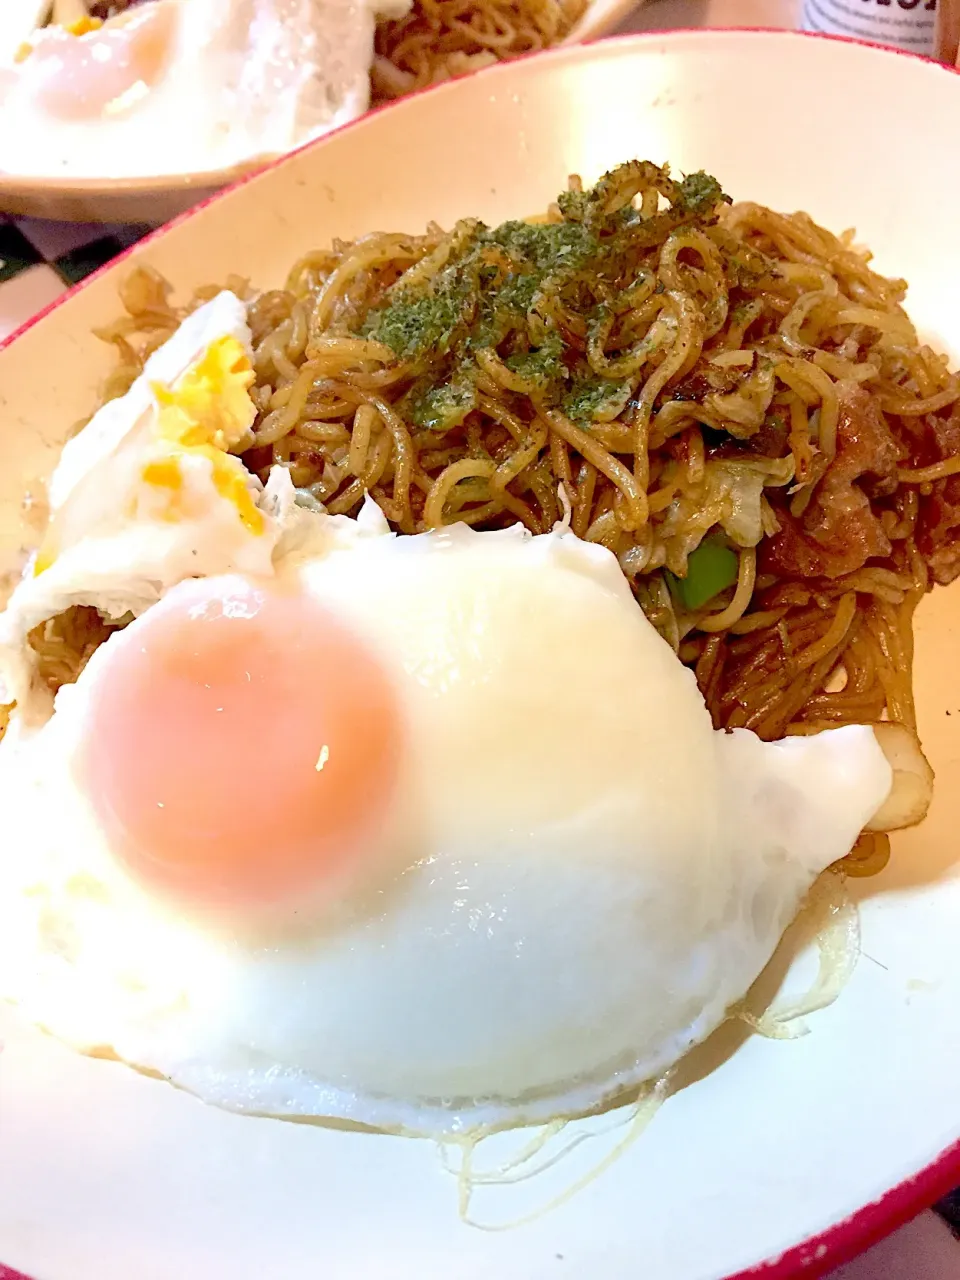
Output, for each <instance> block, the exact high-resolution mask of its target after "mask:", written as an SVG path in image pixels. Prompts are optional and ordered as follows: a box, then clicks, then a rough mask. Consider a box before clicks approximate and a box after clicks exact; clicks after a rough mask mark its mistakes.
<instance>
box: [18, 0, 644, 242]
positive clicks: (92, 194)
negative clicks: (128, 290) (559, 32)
mask: <svg viewBox="0 0 960 1280" xmlns="http://www.w3.org/2000/svg"><path fill="white" fill-rule="evenodd" d="M644 2H645V0H588V3H587V8H586V11H585V13H584V15H583V17H582V18H581V19H580V21H579V22H578V23H577V25H576V26H575V27H574V28H573V30H572V31H571V32H570V34H569V35H568V36H567V37H566V39H565V40H563V42H562V44H563V45H564V46H569V45H575V44H586V43H587V42H588V41H590V40H597V39H599V38H600V37H601V36H605V35H608V34H609V33H610V32H611V31H615V30H616V29H617V27H619V26H620V24H621V23H622V22H624V21H625V20H626V19H627V18H628V17H629V16H630V14H631V13H633V12H634V11H635V10H637V9H639V8H640V7H641V6H642V5H643V4H644ZM270 161H271V157H269V156H256V157H254V158H252V159H251V160H249V161H244V162H243V163H240V164H236V165H232V166H230V167H228V168H219V169H208V170H205V171H203V172H200V173H177V174H169V173H168V174H159V175H156V176H149V175H147V176H141V177H136V178H96V177H92V178H65V177H63V176H62V175H59V176H58V175H57V174H51V175H50V176H49V177H33V176H18V175H17V174H15V173H4V172H3V171H2V170H0V212H2V213H10V214H19V215H21V216H29V217H34V218H53V219H64V220H66V221H70V222H141V223H146V224H148V225H151V224H152V225H153V226H156V225H158V224H159V223H161V222H166V221H167V220H168V219H169V218H173V217H175V216H176V215H177V214H179V213H182V212H183V211H184V209H188V208H190V207H191V206H192V205H194V204H196V202H197V201H198V200H205V199H207V198H208V197H209V196H210V195H211V194H212V193H213V192H215V191H220V190H221V189H222V188H223V187H226V186H227V185H229V184H230V183H232V182H236V181H237V179H238V178H241V177H243V176H244V175H245V174H248V173H252V172H254V171H255V170H257V169H260V168H262V167H263V165H264V164H266V163H269V162H270Z"/></svg>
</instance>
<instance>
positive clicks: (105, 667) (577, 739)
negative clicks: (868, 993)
mask: <svg viewBox="0 0 960 1280" xmlns="http://www.w3.org/2000/svg"><path fill="white" fill-rule="evenodd" d="M301 516H302V517H304V518H305V523H303V524H302V525H301V528H300V531H299V533H298V535H297V536H296V537H293V536H291V539H290V546H289V548H288V551H289V554H288V555H287V557H286V558H285V559H281V560H279V562H278V567H279V572H280V573H281V574H282V575H283V576H284V577H285V579H286V580H287V582H288V583H289V584H290V585H291V587H293V588H294V589H297V590H299V591H301V592H303V593H304V594H309V595H310V596H313V597H314V598H316V599H318V600H321V601H323V602H324V603H325V604H326V605H327V606H328V607H330V608H332V609H334V610H335V611H336V612H337V614H338V616H339V617H340V618H341V620H342V621H343V622H344V623H345V624H346V625H349V626H351V627H353V628H354V629H355V630H356V633H357V634H358V636H360V637H362V638H363V639H364V640H365V641H366V642H367V644H368V645H369V646H370V648H371V649H372V650H373V652H374V653H376V654H377V655H379V657H380V659H381V661H382V663H383V664H384V667H385V669H386V670H387V671H388V672H389V674H390V677H391V679H392V681H393V684H394V688H395V690H396V692H397V694H398V697H399V699H400V704H401V706H402V708H403V713H404V717H405V724H406V730H407V735H408V749H407V752H406V755H405V766H404V774H403V777H402V783H401V786H400V788H399V791H398V794H397V796H396V797H395V803H394V806H393V810H392V814H391V820H390V822H389V824H388V828H387V832H386V834H385V835H384V837H383V840H382V847H380V848H378V849H376V850H371V851H370V852H371V858H370V862H369V867H370V870H369V872H368V874H367V875H365V876H360V877H359V878H358V882H357V884H356V886H355V887H354V888H353V889H352V890H350V891H349V892H346V893H344V894H343V895H341V896H339V897H338V898H337V900H336V901H335V902H332V903H328V904H327V905H326V906H325V907H324V908H322V909H321V908H318V907H316V906H315V905H311V906H310V907H309V909H308V910H305V911H291V912H290V913H288V915H287V916H286V917H282V916H281V917H277V918H271V919H269V920H261V921H257V922H251V921H240V920H235V921H233V922H232V923H230V922H227V921H225V920H222V919H221V920H212V919H210V918H204V917H200V916H197V917H195V918H187V917H186V916H185V915H183V914H178V913H176V912H174V911H173V910H172V909H170V908H168V907H166V906H165V905H164V904H163V903H162V902H159V901H157V900H155V899H152V898H150V897H149V896H148V895H147V894H146V893H145V892H144V891H143V890H141V889H140V888H139V887H138V885H137V884H135V883H134V882H133V881H132V880H131V879H130V878H129V877H128V876H127V875H126V874H125V872H124V871H123V870H122V869H121V867H120V865H119V864H118V863H117V861H116V860H115V859H114V858H113V857H112V855H111V851H110V849H109V848H108V847H107V845H106V843H105V840H104V838H103V835H102V833H101V831H100V830H99V828H98V826H97V823H96V819H95V817H94V814H93V811H92V808H91V805H90V802H89V799H88V798H87V797H86V796H85V795H84V794H83V793H82V790H81V789H80V788H79V787H78V785H77V783H76V782H75V781H74V778H75V770H74V764H75V761H76V759H77V758H78V754H79V753H81V752H82V750H83V732H84V713H85V707H87V706H88V705H89V704H90V700H91V698H92V697H94V696H95V691H96V687H97V682H98V681H100V680H108V679H109V676H110V664H111V660H112V655H113V654H114V653H116V652H117V651H118V649H119V647H120V646H123V645H128V644H136V643H137V634H138V627H139V626H140V625H141V624H143V625H146V624H147V623H148V621H149V613H148V614H147V615H145V616H144V618H143V619H141V622H140V623H138V622H135V623H133V624H131V626H130V627H128V628H127V629H126V631H124V632H121V633H119V634H118V635H116V636H114V637H113V638H111V639H110V640H109V641H108V642H107V643H106V644H104V645H103V646H102V647H101V649H100V650H99V651H98V652H97V653H96V654H95V655H94V658H93V659H92V660H91V662H90V664H89V665H88V667H87V668H86V670H85V671H84V672H83V674H82V675H81V677H80V679H79V681H78V682H77V684H76V685H74V686H69V687H65V688H63V689H61V691H60V693H59V694H58V697H57V702H56V712H55V714H54V716H53V717H52V719H51V720H50V721H49V722H48V723H47V724H46V725H45V726H44V727H43V728H41V729H40V730H33V731H31V730H28V729H27V728H25V727H24V726H21V725H18V724H16V723H14V725H12V727H11V730H10V731H9V732H8V735H7V737H6V738H5V739H4V741H3V742H2V743H0V805H2V806H3V811H4V813H5V816H6V820H7V824H8V831H9V833H10V835H9V838H8V848H9V850H10V853H9V855H8V856H7V857H6V858H5V859H4V861H3V863H2V865H0V994H2V995H4V996H6V997H8V998H12V999H16V1000H18V1001H19V1002H20V1003H21V1004H22V1006H23V1008H24V1010H25V1011H26V1013H27V1014H28V1016H30V1017H31V1018H33V1019H34V1020H36V1021H37V1022H39V1023H40V1024H42V1025H44V1026H46V1027H48V1028H49V1029H50V1030H52V1031H53V1032H55V1033H56V1034H57V1035H59V1036H61V1037H62V1038H64V1039H65V1040H67V1041H68V1042H70V1043H72V1044H74V1045H75V1046H76V1047H78V1048H80V1049H83V1050H94V1049H102V1048H103V1047H105V1046H106V1047H108V1048H109V1049H110V1050H111V1051H112V1052H113V1053H115V1054H116V1055H117V1056H119V1057H120V1058H122V1059H124V1060H125V1061H127V1062H129V1063H132V1064H134V1065H137V1066H140V1067H143V1068H149V1069H151V1070H154V1071H158V1072H160V1073H161V1074H162V1075H164V1076H166V1077H168V1078H169V1079H170V1080H172V1081H173V1082H174V1083H176V1084H178V1085H180V1086H182V1087H184V1088H187V1089H189V1090H192V1091H193V1092H195V1093H197V1094H198V1095H199V1096H200V1097H202V1098H204V1099H205V1100H207V1101H208V1102H212V1103H215V1104H217V1105H220V1106H223V1107H227V1108H230V1109H234V1110H238V1111H248V1112H254V1113H260V1114H268V1115H275V1116H288V1117H289V1116H324V1117H337V1118H342V1119H349V1120H353V1121H358V1122H363V1123H366V1124H370V1125H374V1126H377V1127H381V1128H388V1129H397V1130H402V1131H405V1132H413V1133H420V1134H434V1135H436V1134H443V1133H451V1132H458V1131H464V1130H467V1129H471V1128H474V1127H476V1126H478V1125H514V1124H521V1123H526V1122H533V1121H539V1120H544V1119H548V1118H552V1117H556V1116H564V1115H569V1114H572V1113H576V1112H579V1111H583V1110H586V1109H588V1108H591V1107H593V1106H596V1105H598V1104H600V1103H602V1102H603V1101H604V1100H606V1099H608V1098H609V1097H610V1096H611V1095H613V1094H614V1093H616V1092H618V1091H619V1090H621V1089H623V1088H624V1087H626V1086H628V1085H633V1084H639V1083H640V1082H642V1081H644V1080H646V1079H648V1078H651V1077H653V1076H656V1075H658V1074H659V1073H661V1072H662V1071H663V1070H664V1069H666V1068H668V1067H669V1066H671V1065H672V1064H673V1063H674V1062H676V1061H677V1059H678V1058H679V1057H680V1056H681V1055H682V1054H683V1053H684V1052H685V1051H686V1050H687V1049H688V1048H689V1047H690V1046H691V1045H693V1044H695V1043H696V1042H698V1041H699V1040H701V1039H703V1038H704V1037H705V1036H706V1035H707V1034H708V1033H709V1032H710V1031H711V1030H712V1029H713V1028H714V1027H715V1026H716V1025H717V1024H718V1023H719V1022H720V1021H722V1019H723V1018H724V1017H725V1015H726V1011H727V1009H728V1008H729V1006H730V1005H731V1004H732V1003H733V1002H734V1001H736V1000H737V999H738V998H740V997H741V996H742V995H743V994H744V993H745V991H746V990H747V988H748V987H749V986H750V984H751V982H752V981H753V979H754V978H755V977H756V976H757V974H758V973H759V972H760V970H761V969H762V968H763V966H764V965H765V963H766V962H767V960H768V959H769V957H770V955H771V954H772V952H773V950H774V948H775V946H776V944H777V942H778V940H779V938H780V936H781V934H782V932H783V930H784V928H785V927H786V925H787V924H788V922H789V920H790V919H791V918H792V917H793V915H794V914H795V913H796V911H797V909H798V907H799V904H800V902H801V900H802V897H803V895H804V894H805V892H806V890H807V889H808V887H809V886H810V885H811V884H812V882H813V881H814V879H815V878H816V876H817V875H818V874H819V872H820V871H821V870H822V869H823V868H824V867H826V866H827V865H829V864H830V863H831V862H833V861H834V860H835V859H836V858H838V857H840V856H842V855H843V854H844V853H846V852H847V851H848V849H849V848H850V846H851V844H852V843H853V840H854V839H855V838H856V835H857V833H858V832H859V831H860V829H861V828H862V826H863V825H864V823H865V822H866V821H867V820H868V819H869V818H870V816H871V815H872V814H873V813H874V811H875V810H876V809H877V808H878V807H879V805H880V804H881V803H882V801H883V800H884V798H885V797H886V795H887V792H888V790H889V787H890V780H891V774H890V768H889V766H888V765H887V763H886V760H885V759H884V757H883V753H882V752H881V751H880V748H879V747H878V745H877V743H876V740H875V738H874V736H873V734H872V732H871V731H870V730H869V729H860V728H856V727H853V728H844V729H839V730H835V731H832V732H829V733H824V734H820V735H817V736H814V737H808V738H797V739H792V740H790V741H788V742H785V743H780V744H763V743H761V742H760V741H759V740H758V739H756V738H755V737H754V735H752V734H749V733H745V732H742V731H741V732H737V733H734V734H730V735H728V734H723V733H715V732H714V731H713V729H712V727H711V725H710V721H709V717H708V715H707V712H706V710H705V708H704V705H703V701H702V699H701V697H700V694H699V692H698V690H697V688H696V684H695V681H694V679H693V676H692V675H691V673H690V672H689V671H687V670H686V669H684V668H683V667H682V666H681V665H680V664H679V663H678V661H677V659H676V657H675V656H674V654H673V653H672V652H671V650H670V649H669V648H668V646H667V645H666V644H665V643H664V642H663V641H662V640H661V639H660V637H659V636H658V635H657V633H656V632H655V631H654V629H653V628H652V627H651V626H650V624H649V623H648V622H647V621H646V619H645V618H644V616H643V614H642V612H641V611H640V610H639V609H638V608H637V606H636V603H635V602H634V600H633V598H632V596H631V593H630V591H629V588H628V586H627V584H626V582H625V580H624V578H623V576H622V574H621V572H620V570H619V568H618V566H617V563H616V561H615V559H614V558H613V556H612V555H610V554H609V553H608V552H607V551H605V550H604V549H602V548H600V547H597V546H592V545H589V544H586V543H583V542H581V541H580V540H578V539H577V538H576V537H574V536H573V535H572V534H570V533H568V532H555V533H553V534H548V535H542V536H539V537H531V536H530V535H529V534H527V533H526V532H525V531H523V530H522V529H513V530H509V531H505V532H502V533H482V534H481V533H475V532H472V531H471V530H469V529H467V528H466V527H463V526H460V527H454V528H452V529H448V530H444V531H442V532H438V533H431V534H425V535H421V536H418V537H406V538H397V537H394V536H393V535H391V534H389V533H387V532H386V531H385V524H382V523H381V525H380V532H376V531H375V529H374V527H373V524H374V522H373V521H372V520H371V518H370V515H369V513H368V515H367V517H366V523H365V525H358V524H357V522H353V521H349V520H346V519H345V518H342V517H341V518H337V519H329V518H327V517H324V516H315V515H312V514H311V515H309V516H307V514H306V513H301ZM224 581H225V580H221V579H210V580H207V581H195V582H188V583H183V584H181V585H179V586H176V587H173V588H172V589H171V590H170V591H169V592H168V593H167V594H166V596H165V598H164V600H163V602H161V603H160V604H158V605H155V606H153V607H154V608H155V609H164V608H167V607H172V606H173V605H175V604H176V603H177V601H178V600H182V601H186V600H188V599H190V600H192V599H194V598H195V597H196V598H197V599H200V598H203V597H205V596H208V595H209V594H210V593H211V592H214V593H215V592H217V591H218V590H221V589H223V586H224ZM257 781H258V770H257V758H256V752H255V750H253V751H245V752H244V753H243V754H242V756H240V755H238V760H237V786H238V796H242V793H243V789H244V788H245V787H248V786H253V785H257Z"/></svg>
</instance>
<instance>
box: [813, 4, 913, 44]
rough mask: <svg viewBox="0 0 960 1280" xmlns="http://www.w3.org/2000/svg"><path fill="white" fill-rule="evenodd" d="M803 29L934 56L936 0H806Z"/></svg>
mask: <svg viewBox="0 0 960 1280" xmlns="http://www.w3.org/2000/svg"><path fill="white" fill-rule="evenodd" d="M800 30H801V31H821V32H827V33H828V34H830V35H836V36H850V37H853V38H856V39H858V40H867V41H869V42H870V43H871V44H885V45H891V46H892V47H893V48H895V49H906V50H908V51H909V52H910V53H921V54H925V55H926V56H927V57H932V56H933V55H934V54H935V53H936V50H937V0H803V7H802V9H801V16H800Z"/></svg>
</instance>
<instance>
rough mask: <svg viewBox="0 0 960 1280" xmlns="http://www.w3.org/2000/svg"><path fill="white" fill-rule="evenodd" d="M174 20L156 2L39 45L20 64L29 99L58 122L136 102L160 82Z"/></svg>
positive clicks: (81, 26)
mask: <svg viewBox="0 0 960 1280" xmlns="http://www.w3.org/2000/svg"><path fill="white" fill-rule="evenodd" d="M175 22H176V15H175V13H174V10H173V8H172V6H170V5H169V4H165V3H163V0H160V2H159V3H156V4H151V5H148V6H146V8H145V9H143V10H142V11H140V12H137V11H136V10H135V11H134V12H133V13H132V14H131V15H130V17H129V18H126V17H125V18H121V19H119V20H116V21H114V22H108V23H106V24H105V25H102V26H101V25H97V24H94V23H83V22H81V24H79V25H75V26H74V27H72V28H67V31H66V32H65V33H64V34H63V36H58V37H57V38H55V39H50V40H44V41H41V42H39V43H38V44H37V45H36V46H35V47H34V48H33V49H30V50H28V52H27V56H26V57H25V58H24V59H23V66H24V70H25V71H27V72H28V73H29V77H30V81H31V97H32V98H33V99H34V101H35V102H36V103H37V105H38V106H39V107H40V109H41V110H43V111H45V112H46V113H47V114H48V115H50V116H54V117H56V118H58V119H61V120H89V119H95V118H98V117H101V116H108V115H110V114H111V113H115V112H119V111H122V110H124V109H125V108H127V107H129V106H132V105H133V104H134V102H136V101H139V99H140V98H141V97H143V96H144V95H145V94H146V93H148V92H149V91H150V89H151V88H152V86H153V85H154V84H155V83H156V82H157V80H158V79H159V78H160V75H161V73H162V71H163V69H164V66H165V65H166V63H167V60H168V58H169V56H170V53H171V49H172V47H173V36H174V25H175Z"/></svg>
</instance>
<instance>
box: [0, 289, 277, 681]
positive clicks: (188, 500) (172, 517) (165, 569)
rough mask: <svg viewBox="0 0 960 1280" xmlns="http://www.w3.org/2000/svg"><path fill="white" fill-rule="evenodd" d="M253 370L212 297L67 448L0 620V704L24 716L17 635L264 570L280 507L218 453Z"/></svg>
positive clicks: (243, 437) (237, 428) (238, 333)
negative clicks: (59, 619) (70, 616)
mask: <svg viewBox="0 0 960 1280" xmlns="http://www.w3.org/2000/svg"><path fill="white" fill-rule="evenodd" d="M250 361H251V348H250V330H249V328H248V327H247V321H246V311H245V309H244V306H243V303H242V302H240V300H239V299H238V298H236V297H235V296H234V295H233V294H232V293H228V292H223V293H220V294H219V295H217V297H215V298H214V299H213V300H212V301H210V302H208V303H206V304H205V305H204V306H202V307H200V308H199V309H198V310H196V311H195V312H194V313H193V314H192V315H190V316H188V317H187V319H186V320H185V321H184V322H183V324H182V325H181V326H180V327H179V329H178V330H177V331H176V333H175V334H174V335H173V336H172V337H171V338H170V339H169V340H168V341H167V342H166V343H165V344H164V345H163V346H162V347H161V348H159V349H158V350H157V351H156V352H154V353H153V355H152V356H150V358H149V359H148V361H147V363H146V366H145V368H144V371H143V373H142V375H141V376H140V377H139V378H137V380H136V381H135V382H134V383H133V385H132V386H131V387H130V389H129V391H128V392H127V393H126V394H125V395H124V396H122V397H120V398H119V399H116V400H112V401H110V402H109V403H107V404H106V405H104V406H103V408H101V409H100V410H99V412H97V413H96V414H95V415H94V417H93V418H92V419H91V420H90V422H89V423H88V424H87V425H86V427H85V428H84V429H83V430H82V431H81V432H80V433H79V434H78V435H77V436H75V437H74V438H73V439H72V440H70V441H68V443H67V444H66V446H65V448H64V450H63V453H62V456H61V458H60V461H59V463H58V465H57V468H56V470H55V472H54V474H53V477H52V478H51V481H50V485H49V505H50V511H51V517H50V522H49V526H48V528H47V531H46V535H45V537H44V540H43V543H42V545H41V546H40V548H39V550H38V551H37V553H36V555H35V556H34V557H33V559H32V560H31V562H30V565H29V566H28V570H27V573H26V575H25V576H24V578H23V579H22V581H21V582H20V583H19V584H18V586H17V587H16V589H15V590H14V592H13V595H12V596H11V599H10V601H9V602H8V606H7V609H6V611H5V612H4V613H3V614H2V615H0V701H14V700H16V701H18V702H19V703H20V704H21V706H24V705H25V703H26V700H27V694H28V689H29V687H30V684H31V675H32V660H31V651H30V650H29V649H27V648H26V647H25V646H24V644H23V640H24V637H25V636H26V635H27V633H28V632H29V631H31V629H32V628H34V627H36V626H37V625H38V624H40V623H42V622H44V621H46V620H47V619H50V618H52V617H54V616H55V615H57V614H59V613H61V612H63V611H64V610H66V609H68V608H69V607H70V606H71V605H92V606H94V607H96V608H97V609H99V610H100V612H101V613H102V614H103V615H104V616H105V617H106V618H108V619H111V620H116V619H119V618H121V617H123V616H124V615H126V614H128V613H132V614H139V613H141V612H142V611H143V610H144V609H145V608H147V607H148V606H149V605H150V604H152V603H154V602H155V601H157V600H158V599H159V598H160V596H161V595H162V594H163V592H164V591H165V590H166V589H167V588H168V587H170V586H172V585H173V584H174V583H176V582H179V581H180V580H181V579H183V578H185V577H191V576H197V575H202V574H214V573H224V572H232V571H237V572H241V573H251V574H264V573H268V572H270V571H271V557H272V553H273V549H274V546H275V545H276V542H277V539H278V537H279V536H280V531H281V523H282V522H281V521H278V519H277V518H275V514H274V513H275V512H276V511H277V510H278V507H277V502H276V501H275V500H274V498H273V497H272V496H271V495H270V494H266V493H264V492H263V486H262V485H261V484H260V482H259V480H257V478H256V477H255V476H253V475H251V474H250V472H249V471H247V469H246V467H245V466H244V465H243V463H242V462H241V461H240V460H239V458H236V457H234V456H233V455H232V454H231V453H230V452H229V450H230V449H232V448H236V447H238V446H239V445H242V444H243V443H249V441H250V438H251V437H250V431H251V426H252V424H253V420H254V416H255V412H256V410H255V407H254V404H253V401H252V400H251V398H250V392H249V388H250V385H251V383H252V382H253V369H252V367H251V363H250ZM290 501H292V491H291V492H290Z"/></svg>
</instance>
